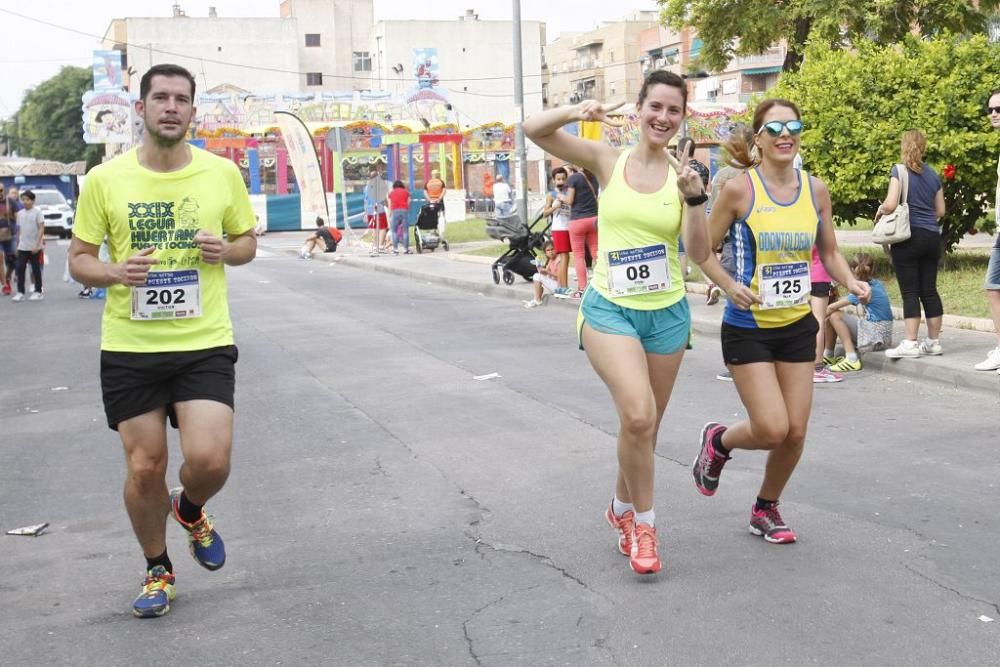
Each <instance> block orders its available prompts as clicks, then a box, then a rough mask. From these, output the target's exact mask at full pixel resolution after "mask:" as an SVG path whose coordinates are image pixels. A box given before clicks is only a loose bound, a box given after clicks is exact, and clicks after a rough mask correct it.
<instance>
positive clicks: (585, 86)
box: [542, 12, 657, 107]
mask: <svg viewBox="0 0 1000 667" xmlns="http://www.w3.org/2000/svg"><path fill="white" fill-rule="evenodd" d="M656 26H657V13H656V12H636V13H635V14H633V15H631V16H629V17H627V18H625V19H623V20H621V21H613V22H609V23H603V24H601V25H600V26H598V27H597V28H595V29H594V30H590V31H587V32H575V33H572V32H567V33H561V34H560V35H559V37H558V38H556V39H555V40H554V41H552V42H551V43H549V44H547V45H545V47H544V49H543V54H544V55H543V59H544V66H543V67H544V72H545V74H544V76H543V79H542V97H543V99H544V101H545V106H546V107H553V106H559V105H561V104H571V103H574V102H579V101H581V100H585V99H600V100H604V101H606V102H608V103H609V104H616V103H618V102H628V101H633V102H634V101H635V99H636V98H637V97H638V95H639V88H640V87H641V86H642V76H643V74H642V66H641V63H640V56H641V55H642V51H641V49H640V46H639V43H640V39H639V37H640V35H641V34H642V33H643V31H645V30H650V29H655V28H656Z"/></svg>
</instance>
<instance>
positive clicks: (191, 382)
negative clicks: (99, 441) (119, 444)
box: [101, 345, 239, 431]
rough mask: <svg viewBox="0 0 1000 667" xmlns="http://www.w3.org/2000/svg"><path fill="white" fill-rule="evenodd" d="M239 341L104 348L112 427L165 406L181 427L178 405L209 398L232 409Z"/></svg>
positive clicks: (106, 401)
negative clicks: (184, 347) (160, 348)
mask: <svg viewBox="0 0 1000 667" xmlns="http://www.w3.org/2000/svg"><path fill="white" fill-rule="evenodd" d="M238 357H239V351H238V350H237V349H236V346H235V345H226V346H224V347H213V348H209V349H207V350H194V351H192V352H107V351H104V350H102V351H101V392H102V394H103V397H104V414H105V415H106V416H107V418H108V427H109V428H112V429H114V430H115V431H117V430H118V424H120V423H121V422H123V421H125V420H126V419H131V418H132V417H138V416H139V415H143V414H146V413H147V412H151V411H153V410H156V409H157V408H159V407H162V406H166V407H167V416H168V417H169V418H170V425H171V426H173V427H174V428H177V415H176V414H175V413H174V403H176V402H178V401H191V400H198V399H203V400H209V401H218V402H219V403H225V404H226V405H228V406H229V407H231V408H232V407H234V404H233V395H234V393H235V389H236V368H235V366H236V359H237V358H238Z"/></svg>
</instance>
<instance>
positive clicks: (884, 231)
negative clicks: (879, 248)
mask: <svg viewBox="0 0 1000 667" xmlns="http://www.w3.org/2000/svg"><path fill="white" fill-rule="evenodd" d="M896 173H897V174H898V175H899V184H900V191H899V198H898V199H897V200H896V208H895V209H894V210H893V211H892V213H886V214H884V215H881V216H878V215H876V216H875V227H874V228H873V229H872V242H873V243H877V244H879V245H892V244H893V243H901V242H902V241H908V240H909V239H910V206H909V204H907V203H906V196H907V194H908V193H909V190H910V174H909V171H908V170H907V168H906V165H903V164H897V165H896Z"/></svg>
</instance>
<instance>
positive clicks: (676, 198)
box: [591, 150, 684, 310]
mask: <svg viewBox="0 0 1000 667" xmlns="http://www.w3.org/2000/svg"><path fill="white" fill-rule="evenodd" d="M630 153H631V150H625V151H622V153H621V155H619V156H618V161H617V162H615V168H614V171H612V173H611V179H610V180H609V181H608V184H607V185H606V186H605V188H604V189H603V190H602V191H601V200H600V208H599V209H598V217H597V238H598V242H597V243H598V253H597V263H596V264H595V266H594V279H593V281H592V282H591V287H593V288H594V289H595V290H597V292H598V293H600V294H601V296H603V297H605V298H606V299H610V300H611V301H613V302H614V303H617V304H619V305H621V306H623V307H626V308H633V309H635V310H657V309H660V308H666V307H668V306H672V305H673V304H675V303H677V302H678V301H680V300H681V299H683V298H684V279H683V276H682V275H681V268H680V262H679V261H678V259H677V239H678V237H679V236H680V232H681V200H680V195H679V194H678V192H677V174H676V173H674V171H673V169H669V171H668V173H667V180H666V182H665V183H664V184H663V187H662V188H660V189H659V190H658V191H656V192H653V193H648V194H647V193H642V192H637V191H635V190H633V189H632V188H631V187H630V186H629V184H628V183H626V182H625V163H626V162H627V161H628V156H629V154H630Z"/></svg>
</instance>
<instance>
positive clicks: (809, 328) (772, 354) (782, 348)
mask: <svg viewBox="0 0 1000 667" xmlns="http://www.w3.org/2000/svg"><path fill="white" fill-rule="evenodd" d="M818 331H819V322H817V321H816V318H815V317H813V315H812V313H809V314H808V315H806V316H805V317H803V318H801V319H800V320H798V321H796V322H793V323H792V324H788V325H786V326H783V327H777V328H774V329H748V328H745V327H734V326H733V325H731V324H726V323H725V322H723V323H722V359H723V361H724V362H725V363H726V365H727V366H729V365H730V364H731V365H734V366H740V365H742V364H754V363H758V362H768V363H773V362H775V361H784V362H787V363H790V364H798V363H805V362H812V361H815V359H816V333H817V332H818Z"/></svg>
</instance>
